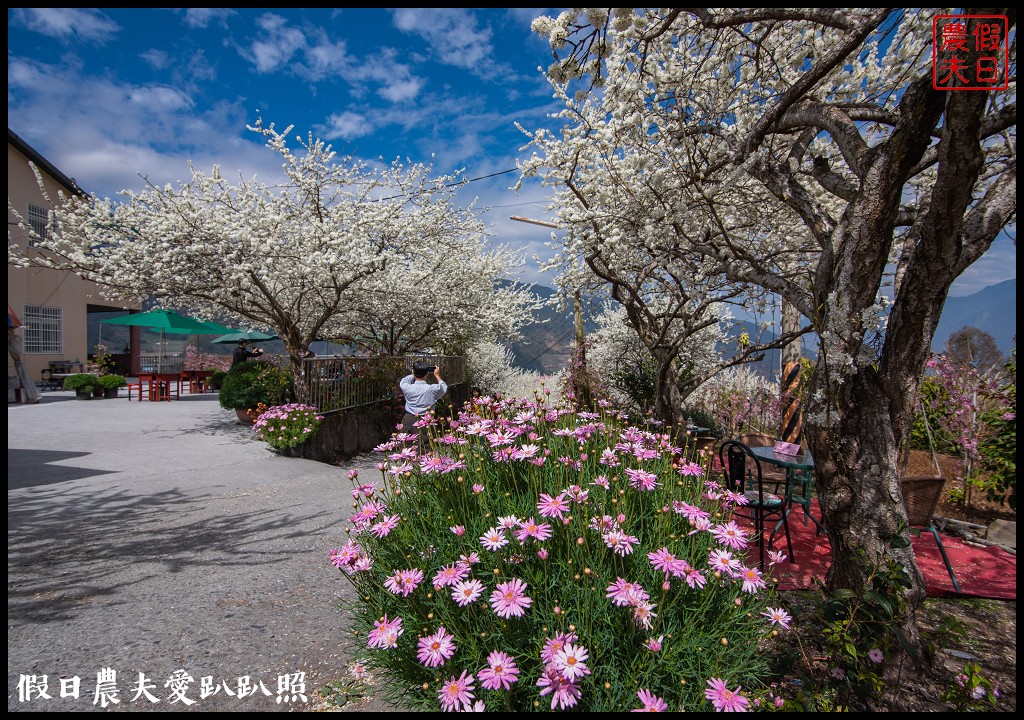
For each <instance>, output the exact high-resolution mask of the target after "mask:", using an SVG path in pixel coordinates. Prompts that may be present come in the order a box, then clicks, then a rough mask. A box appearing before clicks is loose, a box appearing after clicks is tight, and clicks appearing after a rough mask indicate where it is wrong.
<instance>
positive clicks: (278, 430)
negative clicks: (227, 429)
mask: <svg viewBox="0 0 1024 720" xmlns="http://www.w3.org/2000/svg"><path fill="white" fill-rule="evenodd" d="M322 420H323V416H322V415H317V414H316V408H315V407H313V406H312V405H302V404H300V403H292V404H288V405H276V406H274V407H271V408H267V409H266V410H265V411H263V412H262V413H260V415H259V417H258V418H256V422H255V423H254V426H255V430H256V434H257V436H258V437H259V439H260V440H263V441H264V442H266V443H267V445H269V446H270V447H272V448H274V449H276V450H285V449H287V448H293V447H296V446H297V445H301V444H302V443H304V442H305V441H306V440H308V439H309V438H311V437H313V434H314V433H315V432H316V431H317V429H318V428H319V427H320V422H321V421H322Z"/></svg>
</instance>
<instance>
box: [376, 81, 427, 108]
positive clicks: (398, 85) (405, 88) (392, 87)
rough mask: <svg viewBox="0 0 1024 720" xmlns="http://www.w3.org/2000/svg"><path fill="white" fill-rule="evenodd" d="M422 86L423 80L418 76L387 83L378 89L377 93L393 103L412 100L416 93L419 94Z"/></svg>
mask: <svg viewBox="0 0 1024 720" xmlns="http://www.w3.org/2000/svg"><path fill="white" fill-rule="evenodd" d="M422 87H423V81H422V80H420V79H419V78H408V79H405V80H400V81H397V82H392V83H388V84H387V85H385V86H384V87H382V88H381V89H380V90H378V91H377V94H378V95H380V96H381V97H382V98H384V99H385V100H390V101H391V102H393V103H399V102H406V101H408V100H413V99H414V98H415V97H416V96H417V95H419V92H420V89H422Z"/></svg>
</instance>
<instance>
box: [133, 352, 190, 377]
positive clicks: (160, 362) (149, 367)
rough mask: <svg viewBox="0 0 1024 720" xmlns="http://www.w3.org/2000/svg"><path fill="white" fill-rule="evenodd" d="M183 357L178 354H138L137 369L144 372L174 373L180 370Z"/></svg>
mask: <svg viewBox="0 0 1024 720" xmlns="http://www.w3.org/2000/svg"><path fill="white" fill-rule="evenodd" d="M184 362H185V358H183V357H181V356H180V355H164V356H163V357H160V356H159V355H139V371H140V372H144V373H153V372H162V373H176V372H181V371H182V370H183V369H184V368H183V363H184Z"/></svg>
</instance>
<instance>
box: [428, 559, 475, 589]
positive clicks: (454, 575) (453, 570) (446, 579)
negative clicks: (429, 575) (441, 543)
mask: <svg viewBox="0 0 1024 720" xmlns="http://www.w3.org/2000/svg"><path fill="white" fill-rule="evenodd" d="M468 575H469V568H468V567H466V566H465V565H463V564H462V563H460V562H458V563H452V564H451V565H445V566H444V567H443V568H441V569H440V570H438V571H437V574H436V575H434V589H435V590H440V589H441V588H443V587H447V586H449V585H454V584H455V583H457V582H459V581H460V580H465V579H466V577H467V576H468Z"/></svg>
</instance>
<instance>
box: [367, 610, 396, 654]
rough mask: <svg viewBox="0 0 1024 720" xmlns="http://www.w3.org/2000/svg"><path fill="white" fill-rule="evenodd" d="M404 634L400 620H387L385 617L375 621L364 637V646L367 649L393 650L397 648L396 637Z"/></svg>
mask: <svg viewBox="0 0 1024 720" xmlns="http://www.w3.org/2000/svg"><path fill="white" fill-rule="evenodd" d="M404 632H405V629H404V628H403V627H402V618H400V617H397V618H395V619H394V620H388V616H387V615H385V616H384V617H382V618H381V619H380V620H375V621H374V623H373V630H371V631H370V632H369V633H367V635H366V644H367V646H369V647H376V648H381V649H382V650H383V649H385V648H393V647H398V637H399V636H400V635H401V634H402V633H404Z"/></svg>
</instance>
